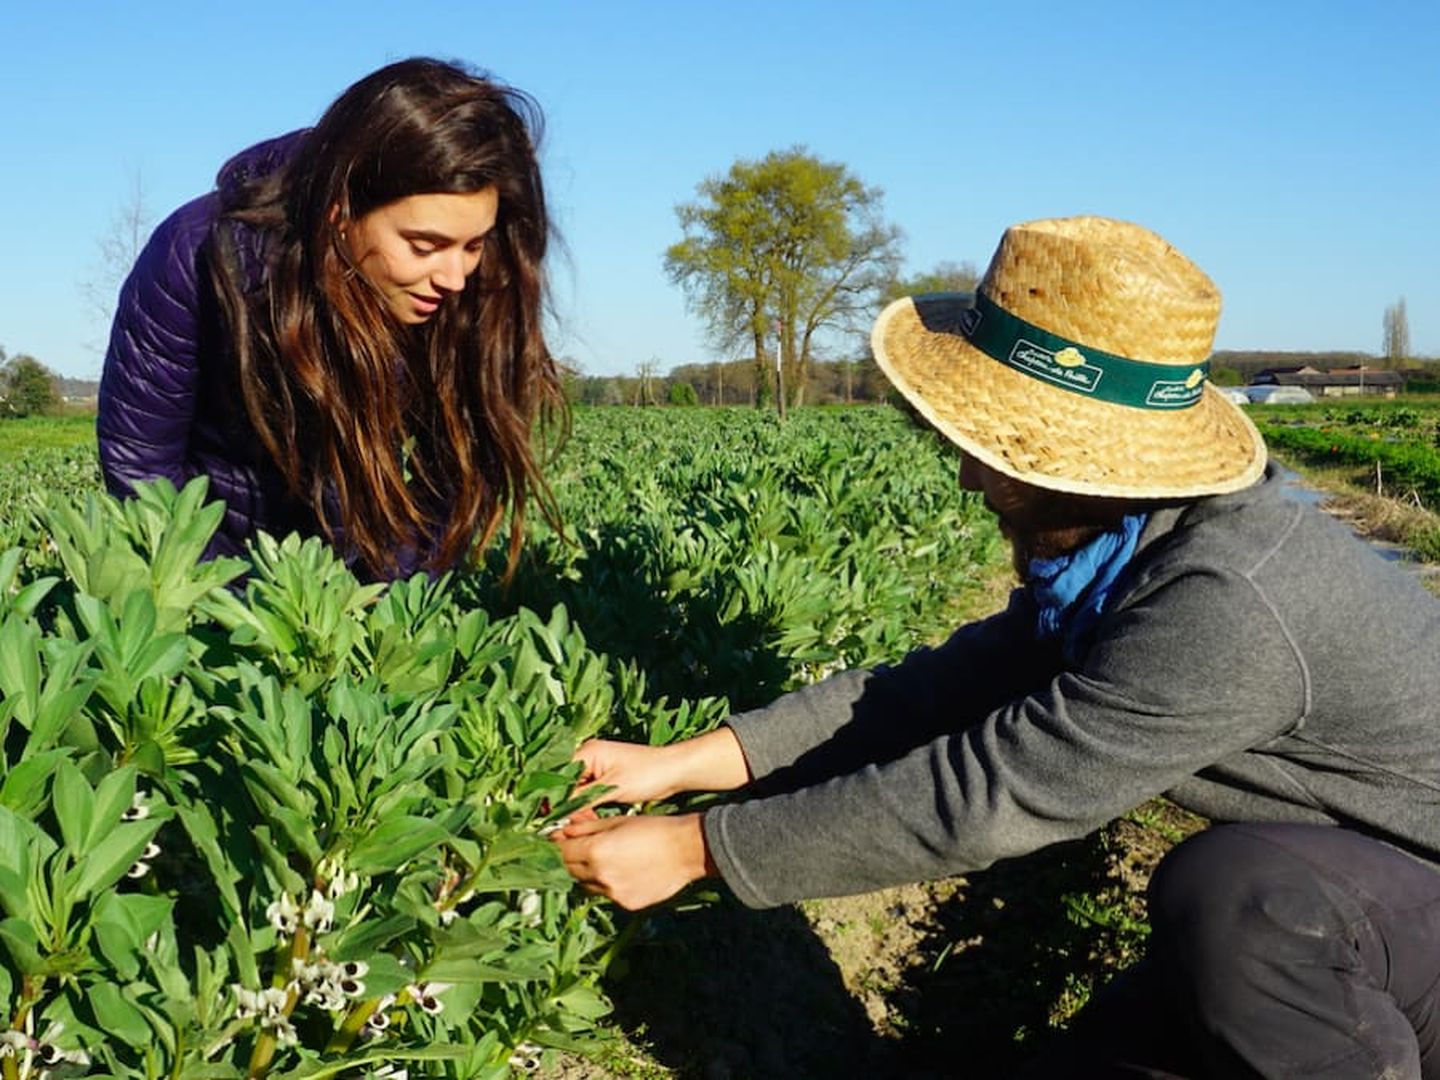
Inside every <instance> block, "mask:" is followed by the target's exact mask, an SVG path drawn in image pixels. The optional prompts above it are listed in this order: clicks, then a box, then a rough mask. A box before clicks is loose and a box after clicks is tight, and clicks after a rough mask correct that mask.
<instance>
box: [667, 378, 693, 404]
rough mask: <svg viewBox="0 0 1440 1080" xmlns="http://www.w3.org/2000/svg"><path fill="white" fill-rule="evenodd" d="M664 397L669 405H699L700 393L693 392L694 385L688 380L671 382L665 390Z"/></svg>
mask: <svg viewBox="0 0 1440 1080" xmlns="http://www.w3.org/2000/svg"><path fill="white" fill-rule="evenodd" d="M665 399H666V400H667V401H669V402H670V404H671V405H699V404H700V395H699V394H697V393H695V387H693V386H691V385H690V384H689V383H688V382H684V381H681V382H672V383H671V384H670V389H669V390H667V391H666V392H665Z"/></svg>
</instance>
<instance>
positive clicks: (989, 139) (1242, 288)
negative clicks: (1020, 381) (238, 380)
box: [0, 0, 1440, 377]
mask: <svg viewBox="0 0 1440 1080" xmlns="http://www.w3.org/2000/svg"><path fill="white" fill-rule="evenodd" d="M0 27H3V36H0V102H3V104H0V145H3V147H4V151H3V159H0V160H3V168H0V346H4V347H5V348H6V349H7V350H8V351H9V353H10V354H12V355H14V354H16V353H19V352H28V353H30V354H32V355H34V356H36V357H38V358H39V359H40V360H41V361H42V362H44V363H46V364H47V365H49V366H50V367H51V368H52V369H54V370H56V371H59V372H61V373H63V374H67V375H75V376H82V377H88V376H95V375H97V374H98V372H99V370H100V364H101V348H100V344H99V343H101V342H103V340H104V337H105V333H106V331H105V328H104V327H103V325H101V324H100V323H99V322H97V321H96V320H95V319H94V318H92V316H91V315H90V311H89V308H88V306H87V304H86V301H85V299H84V296H83V289H82V285H83V284H84V283H86V282H94V281H96V280H98V279H99V278H100V277H101V276H102V275H101V274H100V272H99V269H98V265H99V259H98V254H97V245H98V243H99V241H100V238H101V237H102V236H103V235H104V234H105V233H106V232H107V230H108V229H109V228H110V226H111V223H112V222H113V221H114V220H115V219H116V217H117V215H118V214H119V213H120V211H121V210H122V209H123V207H124V206H125V204H126V202H127V201H128V199H129V198H130V194H131V192H132V191H133V190H134V187H135V184H136V181H137V178H138V181H139V184H140V188H141V190H142V191H143V194H144V200H145V203H146V204H147V206H148V207H149V209H150V210H151V212H152V214H153V215H154V216H155V217H156V218H157V219H158V218H159V217H162V216H164V214H166V213H168V212H169V211H170V210H171V209H173V208H174V207H175V206H177V205H179V204H180V203H181V202H184V201H185V200H187V199H188V198H190V197H192V196H193V195H196V194H199V193H200V192H202V191H204V190H205V189H206V188H208V187H209V185H210V182H211V179H212V178H213V175H214V172H215V170H216V168H217V167H218V166H219V164H220V163H221V162H222V161H223V160H224V159H225V158H226V157H228V156H229V155H230V154H231V153H233V152H234V151H236V150H238V149H240V148H242V147H244V146H246V145H248V144H250V143H252V142H255V141H258V140H260V139H262V138H265V137H267V136H270V135H273V134H277V133H279V132H281V131H286V130H289V129H292V128H295V127H300V126H304V125H306V124H309V123H312V122H313V121H314V120H315V119H316V117H318V116H319V114H320V113H321V112H322V111H323V110H324V108H325V106H326V105H328V104H329V102H330V101H331V100H332V99H333V98H334V97H335V96H336V95H337V94H338V93H339V92H340V91H341V90H342V89H343V88H344V87H345V86H346V85H348V84H349V83H351V82H353V81H354V80H355V79H357V78H359V77H360V76H361V75H363V74H365V73H366V72H368V71H370V70H373V69H374V68H376V67H379V66H380V65H382V64H384V63H386V62H388V61H390V60H394V59H399V58H402V57H405V56H411V55H419V54H425V55H434V56H440V57H444V58H459V59H463V60H465V61H467V62H469V63H472V64H474V65H477V66H479V67H482V68H485V69H488V70H490V71H492V72H493V73H495V74H496V75H498V76H500V77H501V78H503V79H504V80H505V81H507V82H510V83H512V84H513V85H516V86H518V87H521V88H522V89H524V90H526V91H528V92H529V93H531V94H532V95H533V96H534V97H535V98H536V99H537V100H538V101H539V103H540V104H541V106H542V107H543V109H544V110H545V114H546V119H547V131H546V137H545V142H544V144H543V147H542V161H543V166H544V169H545V174H546V182H547V186H548V193H549V196H550V200H551V203H552V206H553V207H554V210H555V216H556V220H557V223H558V226H559V229H560V232H561V234H562V236H563V238H564V242H565V249H566V251H565V254H564V255H563V256H562V257H561V258H559V259H557V260H556V261H555V262H554V263H553V264H552V267H551V272H552V277H553V280H554V283H555V305H556V308H557V311H558V314H559V322H558V326H557V330H556V334H555V339H554V342H553V344H554V347H555V349H556V351H557V352H558V353H560V354H561V355H564V356H567V357H570V358H572V359H573V360H575V361H578V362H579V364H580V365H581V367H582V368H583V369H584V370H585V371H586V372H588V373H591V374H610V373H633V372H634V371H635V369H636V366H637V365H638V364H640V363H642V362H647V361H652V360H653V361H656V362H658V364H659V367H660V369H661V370H662V371H664V370H668V369H669V368H670V367H673V366H675V365H678V364H682V363H687V362H695V361H703V360H709V359H713V358H714V356H715V354H714V352H713V351H712V350H711V349H710V348H709V347H708V345H707V344H706V341H705V339H704V336H703V333H702V327H701V325H700V323H699V322H698V320H696V319H695V318H693V317H692V316H691V315H690V314H689V313H688V312H687V311H686V308H685V303H684V297H683V295H682V294H681V293H680V291H679V290H678V289H677V288H676V287H675V286H673V285H671V284H670V283H669V282H668V281H667V279H666V277H665V275H664V271H663V267H662V255H663V252H664V250H665V248H666V246H667V245H669V244H671V243H673V242H674V241H676V240H677V239H679V237H680V231H679V226H678V224H677V222H676V218H675V213H674V207H675V205H676V204H677V203H681V202H684V201H687V200H689V199H691V198H693V197H694V194H695V187H696V185H697V184H698V183H699V182H700V181H701V180H703V179H704V178H705V177H707V176H710V175H715V174H718V173H721V172H723V171H725V170H726V169H727V168H728V167H729V166H730V164H731V163H732V162H734V161H735V160H736V159H737V158H758V157H762V156H763V155H764V154H766V153H767V152H769V151H770V150H775V149H784V148H788V147H791V146H795V145H803V146H805V147H807V148H808V149H809V150H810V151H811V152H813V153H815V154H817V155H819V156H820V157H823V158H825V159H827V160H831V161H839V162H843V163H845V164H846V165H847V166H849V167H850V168H851V170H852V171H853V172H855V173H856V174H857V175H858V176H859V177H860V178H861V179H862V180H864V181H865V182H866V183H868V184H873V185H877V186H879V187H881V188H882V189H884V192H885V197H884V204H883V205H884V210H885V216H886V217H887V219H888V220H889V221H891V222H893V223H894V224H896V225H898V226H900V228H901V229H902V230H903V231H904V233H905V254H906V270H907V272H912V273H913V272H920V271H924V270H928V269H930V268H932V267H933V266H934V265H935V264H936V263H938V262H941V261H943V260H954V261H963V260H969V261H972V262H975V263H977V264H979V265H981V266H982V267H983V265H984V264H985V262H986V261H988V259H989V257H990V253H991V252H992V251H993V249H994V246H995V243H996V241H997V240H998V238H999V236H1000V233H1001V232H1002V231H1003V230H1004V228H1005V226H1007V225H1009V224H1011V223H1013V222H1017V221H1023V220H1027V219H1030V218H1037V217H1052V216H1060V215H1066V214H1075V213H1097V214H1105V215H1109V216H1113V217H1120V218H1126V219H1129V220H1132V221H1137V222H1139V223H1141V224H1144V225H1147V226H1149V227H1151V228H1153V229H1155V230H1157V231H1158V232H1160V233H1161V234H1163V235H1164V236H1165V237H1166V238H1167V239H1169V240H1170V241H1171V242H1172V243H1174V244H1175V245H1176V246H1177V247H1179V248H1180V249H1181V250H1182V251H1184V252H1185V253H1186V254H1188V255H1189V256H1190V257H1191V258H1192V259H1194V260H1195V261H1196V262H1197V263H1198V264H1199V265H1200V266H1201V267H1203V268H1204V269H1205V270H1206V271H1207V272H1208V273H1209V274H1210V275H1211V276H1212V277H1213V278H1214V279H1215V280H1216V282H1217V283H1218V284H1219V286H1220V288H1221V290H1222V292H1223V293H1224V295H1225V311H1224V314H1223V316H1222V320H1221V326H1220V333H1219V337H1218V339H1217V342H1216V344H1217V347H1218V348H1224V349H1346V350H1361V351H1367V352H1378V351H1379V349H1380V344H1381V320H1382V316H1383V313H1384V309H1385V308H1386V306H1387V305H1390V304H1393V303H1395V302H1396V301H1397V300H1399V299H1400V298H1401V297H1403V298H1404V299H1405V301H1406V307H1407V311H1408V315H1409V323H1410V332H1411V342H1412V346H1413V349H1414V351H1415V352H1417V353H1420V354H1425V355H1440V119H1437V118H1440V63H1437V60H1436V56H1437V54H1440V4H1435V3H1433V2H1429V0H1425V2H1421V0H1413V2H1412V0H1396V2H1386V0H1361V2H1353V3H1352V2H1312V3H1298V2H1289V0H1279V2H1267V3H1257V2H1254V0H1247V2H1242V3H1236V2H1231V0H1216V2H1208V3H1189V2H1176V3H1161V2H1155V3H1106V2H1104V0H1094V2H1092V3H1086V4H1077V3H1073V2H1070V3H1050V2H1047V0H1030V2H1027V3H1024V4H993V3H992V4H987V5H981V4H972V5H961V4H942V3H933V4H931V3H904V2H895V3H891V4H879V3H876V2H874V0H869V2H864V3H849V2H845V0H832V2H829V3H808V2H807V3H781V2H774V3H759V2H750V0H727V2H725V3H716V4H686V3H683V2H679V0H676V2H671V3H623V2H615V3H608V4H606V3H580V2H576V3H560V2H556V0H527V2H525V3H510V4H506V5H495V4H489V3H483V2H474V0H472V2H471V3H468V4H462V5H449V6H435V5H428V6H425V5H411V4H401V3H397V2H395V0H391V2H389V3H385V4H380V3H373V2H370V0H350V2H347V3H345V4H328V3H323V2H318V3H314V4H310V3H301V2H297V0H289V2H286V3H277V2H273V0H247V2H246V3H244V4H223V5H222V4H214V3H209V2H204V0H190V2H187V3H183V4H182V3H178V2H164V3H160V2H156V3H147V2H145V0H136V2H135V3H131V4H123V5H122V4H112V3H98V2H94V0H81V2H79V3H72V4H68V5H64V6H63V8H62V7H61V6H51V5H46V4H19V3H14V4H6V5H5V11H4V14H3V17H0Z"/></svg>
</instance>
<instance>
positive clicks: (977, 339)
mask: <svg viewBox="0 0 1440 1080" xmlns="http://www.w3.org/2000/svg"><path fill="white" fill-rule="evenodd" d="M960 331H961V333H962V334H964V335H965V338H966V339H967V340H968V341H969V342H970V344H972V345H974V346H975V347H976V348H977V349H979V350H980V351H981V352H983V353H984V354H985V355H986V356H988V357H990V358H991V359H992V360H998V361H1000V363H1002V364H1004V365H1005V366H1006V367H1010V368H1013V369H1014V370H1016V371H1018V372H1020V373H1022V374H1024V375H1028V376H1030V377H1031V378H1033V379H1040V380H1042V381H1044V382H1048V383H1051V384H1053V385H1055V386H1059V387H1061V388H1063V389H1065V390H1069V391H1071V392H1072V393H1076V394H1084V395H1086V396H1087V397H1093V398H1095V399H1097V400H1099V401H1108V402H1110V403H1112V404H1115V405H1128V406H1130V407H1132V408H1136V409H1188V408H1189V407H1190V406H1192V405H1194V404H1195V403H1196V402H1197V401H1199V400H1200V396H1201V394H1202V393H1203V392H1204V387H1205V380H1206V379H1207V378H1209V377H1210V362H1209V361H1208V360H1206V361H1203V362H1202V363H1199V364H1196V365H1194V366H1193V367H1188V368H1187V367H1177V366H1176V365H1174V364H1156V363H1152V362H1150V361H1148V360H1132V359H1130V358H1129V357H1125V356H1117V355H1115V354H1114V353H1107V352H1102V351H1101V350H1099V349H1092V348H1090V347H1089V346H1087V345H1082V344H1080V343H1078V342H1074V341H1069V340H1067V339H1065V338H1063V337H1060V336H1059V335H1058V334H1052V333H1050V331H1048V330H1042V329H1040V327H1038V326H1035V325H1034V324H1033V323H1028V322H1026V321H1025V320H1024V319H1022V318H1020V317H1019V316H1017V315H1012V314H1011V313H1010V312H1008V311H1006V310H1005V309H1004V308H1002V307H1001V306H1000V305H999V304H997V303H995V301H993V300H991V299H990V298H989V297H988V296H986V295H985V294H984V293H983V292H977V293H976V294H975V306H974V307H972V308H970V309H969V310H967V311H966V312H965V313H964V314H963V315H962V316H961V319H960Z"/></svg>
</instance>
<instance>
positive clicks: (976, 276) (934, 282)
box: [884, 260, 980, 304]
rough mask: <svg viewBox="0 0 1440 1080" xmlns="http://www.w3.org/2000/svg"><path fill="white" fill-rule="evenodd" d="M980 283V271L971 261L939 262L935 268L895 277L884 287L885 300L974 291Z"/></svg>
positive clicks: (888, 301)
mask: <svg viewBox="0 0 1440 1080" xmlns="http://www.w3.org/2000/svg"><path fill="white" fill-rule="evenodd" d="M979 284H980V271H979V270H978V269H976V267H975V264H974V263H972V262H958V263H957V262H950V261H949V260H946V261H945V262H940V263H937V264H936V265H935V269H933V270H931V271H928V272H927V273H924V274H916V275H915V276H914V277H910V278H899V277H897V278H895V279H894V280H893V281H891V282H890V283H889V284H888V285H887V286H886V287H885V296H884V299H885V302H886V303H887V304H888V303H890V302H891V301H892V300H898V299H900V297H902V296H921V295H923V294H925V293H939V292H964V293H968V292H974V291H975V288H976V286H978V285H979Z"/></svg>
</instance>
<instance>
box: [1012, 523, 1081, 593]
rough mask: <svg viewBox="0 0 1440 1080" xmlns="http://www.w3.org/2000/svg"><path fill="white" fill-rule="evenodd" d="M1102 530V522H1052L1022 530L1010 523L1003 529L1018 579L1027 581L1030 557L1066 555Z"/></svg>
mask: <svg viewBox="0 0 1440 1080" xmlns="http://www.w3.org/2000/svg"><path fill="white" fill-rule="evenodd" d="M1105 531H1107V529H1106V526H1103V525H1053V526H1042V527H1036V528H1031V529H1028V530H1025V529H1019V528H1016V527H1015V526H1014V525H1013V524H1011V525H1008V526H1007V527H1006V528H1005V529H1004V532H1005V533H1006V534H1007V535H1008V537H1009V539H1010V560H1011V563H1012V565H1013V566H1014V567H1015V573H1016V574H1017V575H1018V576H1019V578H1020V580H1021V581H1027V580H1029V576H1030V563H1031V561H1032V560H1034V559H1055V558H1059V557H1060V556H1061V555H1068V554H1070V552H1072V551H1076V550H1078V549H1080V548H1082V547H1084V546H1085V545H1086V544H1088V543H1089V542H1090V541H1091V540H1093V539H1095V537H1097V536H1099V535H1100V534H1101V533H1103V532H1105Z"/></svg>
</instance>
